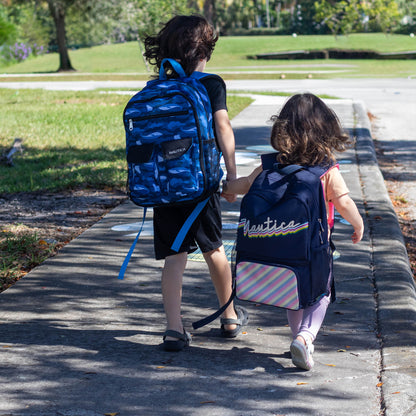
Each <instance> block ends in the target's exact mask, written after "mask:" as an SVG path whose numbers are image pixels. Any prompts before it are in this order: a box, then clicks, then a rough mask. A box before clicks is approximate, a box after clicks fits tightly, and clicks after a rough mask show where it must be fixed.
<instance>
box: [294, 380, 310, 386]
mask: <svg viewBox="0 0 416 416" xmlns="http://www.w3.org/2000/svg"><path fill="white" fill-rule="evenodd" d="M304 384H308V383H305V382H303V381H300V382H299V383H296V385H297V386H303V385H304Z"/></svg>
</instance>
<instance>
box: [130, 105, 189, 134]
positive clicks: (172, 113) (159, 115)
mask: <svg viewBox="0 0 416 416" xmlns="http://www.w3.org/2000/svg"><path fill="white" fill-rule="evenodd" d="M187 114H188V110H180V111H171V112H169V113H160V114H150V115H148V116H137V117H131V118H129V119H128V123H129V130H130V131H132V130H133V127H134V122H135V121H143V120H150V119H154V118H163V117H173V116H185V115H187Z"/></svg>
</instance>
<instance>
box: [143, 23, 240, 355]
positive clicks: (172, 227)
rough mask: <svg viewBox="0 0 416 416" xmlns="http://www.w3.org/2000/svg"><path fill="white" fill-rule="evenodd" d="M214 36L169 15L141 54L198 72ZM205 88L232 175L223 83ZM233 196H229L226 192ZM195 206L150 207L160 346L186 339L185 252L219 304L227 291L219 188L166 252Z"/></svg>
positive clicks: (227, 330) (231, 324) (228, 322)
mask: <svg viewBox="0 0 416 416" xmlns="http://www.w3.org/2000/svg"><path fill="white" fill-rule="evenodd" d="M216 41H217V35H216V33H215V32H214V29H213V28H212V26H211V25H210V24H209V23H208V22H207V20H206V19H205V18H203V17H201V16H195V15H194V16H176V17H173V18H172V19H171V20H170V21H169V22H167V23H166V24H165V26H164V27H163V28H162V29H161V30H160V32H159V33H158V34H157V35H156V36H147V37H146V39H145V41H144V43H145V53H144V55H145V57H146V58H147V60H148V61H149V62H150V63H151V64H153V65H156V68H157V70H160V66H161V63H162V60H163V59H164V58H171V59H175V60H176V61H178V62H179V63H180V64H181V66H182V68H183V69H184V71H185V73H186V74H187V75H188V76H189V75H191V74H192V72H194V71H200V72H203V71H204V69H205V65H206V63H207V61H208V60H209V59H210V57H211V54H212V51H213V50H214V46H215V43H216ZM166 73H167V75H168V77H175V76H176V74H175V72H174V71H173V70H172V68H166ZM201 82H202V84H203V85H204V86H205V88H206V90H207V93H208V96H209V99H210V101H211V107H212V112H213V119H214V131H215V135H216V140H217V143H218V145H219V147H220V149H221V151H222V153H223V156H224V161H225V166H226V169H227V180H233V179H235V177H236V164H235V142H234V133H233V130H232V128H231V123H230V120H229V118H228V112H227V105H226V90H225V84H224V82H223V81H222V80H221V79H219V78H216V77H211V78H205V79H202V80H201ZM227 198H228V199H229V200H231V201H232V200H235V199H236V197H235V196H234V195H227ZM195 205H196V204H193V203H191V204H186V205H183V206H180V207H163V208H155V209H154V210H153V228H154V248H155V256H156V259H164V260H165V263H164V267H163V271H162V295H163V304H164V308H165V313H166V318H167V328H166V332H165V333H164V336H163V348H164V349H165V350H168V351H179V350H182V349H183V348H184V347H185V346H187V345H189V343H190V340H191V337H190V335H189V334H188V333H187V332H186V331H185V330H184V328H183V324H182V319H181V295H182V277H183V273H184V271H185V266H186V262H187V254H188V253H190V252H193V251H195V250H196V248H197V245H196V244H198V245H199V247H200V249H201V251H202V253H203V255H204V259H205V261H206V262H207V264H208V268H209V272H210V275H211V279H212V281H213V283H214V287H215V290H216V293H217V296H218V300H219V303H220V305H224V304H225V303H226V302H227V300H228V299H229V297H230V295H231V292H232V278H231V269H230V266H229V264H228V260H227V257H226V255H225V251H224V247H223V244H222V235H221V228H222V226H221V211H220V195H219V192H218V193H216V194H214V195H213V196H212V197H211V198H210V200H209V202H208V203H207V205H206V206H205V208H204V209H203V210H202V212H201V214H200V215H199V217H198V218H197V219H196V221H195V222H194V223H193V225H192V227H191V229H190V230H189V232H188V234H187V236H186V238H185V239H184V242H183V243H182V246H181V248H180V250H179V252H178V253H176V252H174V251H172V250H171V248H170V247H171V246H172V243H173V240H174V239H175V237H176V235H177V234H178V231H179V230H180V228H181V227H182V225H183V223H184V222H185V220H186V218H187V217H188V216H189V214H190V213H191V212H192V211H193V209H194V207H195ZM247 320H248V315H247V312H246V310H245V309H244V308H242V307H240V306H236V307H235V308H234V306H233V304H231V305H230V306H229V307H228V308H227V309H226V310H225V312H224V314H223V318H222V319H221V334H222V336H224V337H227V338H233V337H236V336H237V335H238V334H239V333H240V332H241V329H242V326H243V325H244V324H245V323H246V322H247Z"/></svg>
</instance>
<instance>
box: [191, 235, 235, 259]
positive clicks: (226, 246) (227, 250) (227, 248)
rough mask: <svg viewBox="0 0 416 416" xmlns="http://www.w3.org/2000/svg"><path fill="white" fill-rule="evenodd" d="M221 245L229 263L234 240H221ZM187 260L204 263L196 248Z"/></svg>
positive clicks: (199, 251)
mask: <svg viewBox="0 0 416 416" xmlns="http://www.w3.org/2000/svg"><path fill="white" fill-rule="evenodd" d="M222 244H223V245H224V250H225V254H226V256H227V259H228V261H229V262H231V253H232V251H233V247H234V240H223V241H222ZM188 260H191V261H200V262H202V261H205V260H204V256H203V255H202V251H201V250H200V249H199V248H198V249H197V250H196V251H194V252H193V253H190V254H188Z"/></svg>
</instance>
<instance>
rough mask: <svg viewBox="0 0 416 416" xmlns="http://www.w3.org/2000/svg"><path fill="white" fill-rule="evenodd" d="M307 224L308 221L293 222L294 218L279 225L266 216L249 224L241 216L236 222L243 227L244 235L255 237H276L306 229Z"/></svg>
mask: <svg viewBox="0 0 416 416" xmlns="http://www.w3.org/2000/svg"><path fill="white" fill-rule="evenodd" d="M308 226H309V223H308V222H305V223H303V224H300V223H297V224H296V223H295V221H294V220H292V221H289V223H288V224H286V223H285V222H284V221H283V222H281V223H280V224H279V225H278V224H277V221H276V220H272V219H270V217H267V220H266V221H264V222H263V223H261V224H253V225H251V224H250V220H247V219H246V218H242V219H241V221H240V222H239V224H238V228H243V229H244V237H247V236H248V237H249V238H257V237H278V236H284V235H287V234H296V233H298V232H299V231H302V230H306V229H307V228H308Z"/></svg>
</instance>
